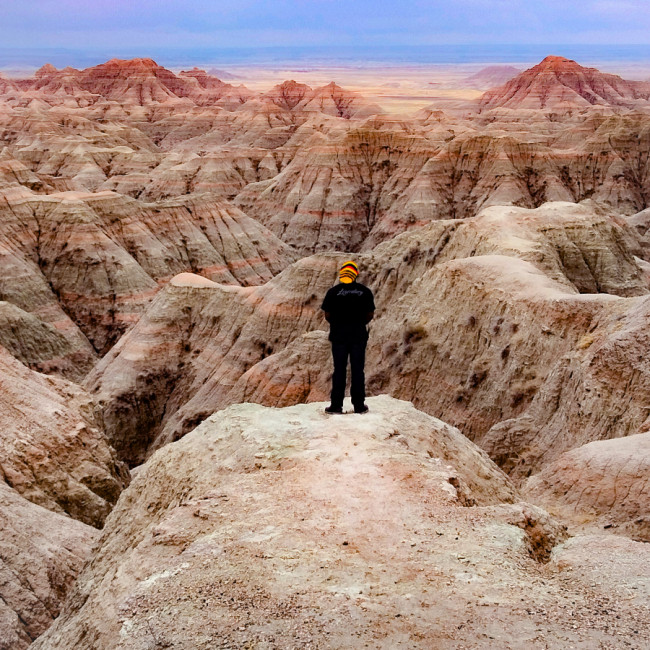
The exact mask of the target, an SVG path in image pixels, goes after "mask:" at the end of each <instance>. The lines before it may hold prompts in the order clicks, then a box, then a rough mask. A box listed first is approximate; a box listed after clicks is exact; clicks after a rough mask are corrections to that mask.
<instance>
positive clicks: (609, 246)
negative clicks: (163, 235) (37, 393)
mask: <svg viewBox="0 0 650 650" xmlns="http://www.w3.org/2000/svg"><path fill="white" fill-rule="evenodd" d="M633 245H635V240H634V236H633V232H632V231H631V230H630V229H628V228H626V226H625V225H624V224H623V223H619V222H617V221H616V220H612V219H610V218H608V217H606V216H599V215H596V214H594V213H593V212H592V211H590V210H589V209H588V208H586V207H581V206H574V205H572V204H563V203H559V204H549V205H548V206H544V207H543V208H540V209H538V210H525V209H522V208H499V209H497V208H490V209H488V210H485V211H484V212H483V213H482V214H481V215H480V216H479V217H477V218H475V219H470V220H466V221H446V222H439V223H436V224H431V225H430V226H428V227H426V228H424V229H421V230H420V231H418V232H417V233H416V232H413V233H405V234H403V235H401V236H400V237H397V238H395V239H394V240H392V241H390V242H386V243H385V244H383V245H382V246H379V247H377V248H376V249H375V251H374V252H373V253H372V254H368V255H365V256H364V257H363V258H360V259H361V264H362V269H363V271H364V273H365V276H366V277H367V280H365V281H366V282H368V283H369V284H370V285H371V286H372V287H373V289H374V290H375V294H376V302H377V317H376V319H375V322H373V324H372V326H371V330H372V336H371V345H370V348H369V351H368V373H367V374H368V382H369V386H370V388H371V390H373V391H381V390H390V391H391V392H392V393H393V394H395V395H397V396H400V397H406V398H408V399H409V400H414V401H415V403H416V404H417V405H418V406H419V407H420V408H423V409H425V410H427V411H428V412H431V413H433V414H435V415H437V416H442V417H443V418H445V419H447V420H449V421H451V422H453V423H454V424H455V425H457V426H459V427H461V428H462V430H463V432H464V433H466V435H470V436H472V437H476V438H477V439H480V440H481V441H482V444H483V441H487V440H488V438H489V439H493V438H494V440H497V438H495V437H494V436H496V432H497V429H494V430H493V431H490V429H491V428H492V427H495V426H497V425H498V426H501V425H502V424H503V422H505V421H509V419H512V418H515V417H517V416H519V415H522V414H523V413H524V411H526V408H527V407H528V406H530V405H531V404H532V403H533V401H534V399H536V396H537V395H538V392H539V391H540V389H541V388H542V387H543V386H546V383H545V382H546V381H547V379H549V378H552V376H553V373H555V372H558V368H560V367H561V366H562V364H566V361H564V360H563V356H565V355H566V357H567V358H573V359H577V358H578V357H579V356H580V355H581V354H583V350H584V349H586V346H585V345H584V343H583V341H585V340H587V338H589V339H590V340H591V338H590V337H593V336H594V334H593V331H601V330H599V329H597V328H599V327H603V328H605V329H603V330H602V332H603V336H607V334H606V331H607V329H606V325H607V323H611V322H614V321H615V319H617V318H618V317H619V316H620V315H622V314H625V313H626V312H627V311H629V310H631V309H633V308H635V306H636V305H639V306H640V305H643V304H645V303H646V299H645V298H643V296H645V295H646V294H647V292H648V288H647V284H646V279H645V277H644V274H643V272H642V269H641V268H640V267H639V265H638V263H637V262H636V260H635V258H634V256H633V255H632V253H631V250H630V247H631V246H633ZM343 260H344V258H343V257H342V256H340V255H336V256H333V255H318V256H313V257H311V258H306V259H303V260H302V261H300V262H298V263H296V264H294V265H293V266H291V267H290V268H289V269H287V270H286V271H285V272H283V273H282V274H280V275H279V276H277V277H276V278H275V279H274V280H272V281H271V282H269V283H267V284H266V285H264V286H262V287H259V288H255V289H252V290H250V289H243V290H242V289H235V288H228V287H224V286H223V285H209V286H198V285H197V283H196V281H195V280H191V279H190V280H186V279H185V278H178V279H176V280H174V281H172V283H171V284H170V286H168V287H166V289H165V290H164V292H163V293H162V294H160V295H159V297H158V299H157V300H156V301H155V303H153V304H152V305H151V307H150V309H149V310H148V311H147V313H146V315H145V316H144V318H143V319H142V320H141V321H140V323H138V325H137V326H136V327H135V328H134V329H133V330H131V332H129V333H128V335H127V336H126V337H125V338H123V339H122V341H121V342H120V344H119V345H118V346H117V347H116V348H114V350H113V351H112V352H111V353H110V354H109V355H108V356H106V357H105V358H104V359H103V360H102V362H101V363H100V364H99V366H98V367H97V369H96V371H95V372H94V373H93V374H92V376H91V377H90V378H89V381H88V386H89V387H90V388H92V390H93V392H94V393H95V394H96V396H97V398H98V399H99V400H100V403H101V404H102V408H103V410H104V414H105V421H106V424H107V430H108V431H109V435H110V436H111V439H112V440H113V441H114V444H115V445H116V447H117V448H118V449H119V450H120V453H124V454H125V457H126V458H128V460H129V462H131V463H133V462H140V461H141V459H143V458H145V457H146V455H147V453H149V452H148V449H149V446H150V445H151V444H152V442H154V441H156V442H155V444H154V446H158V445H159V444H161V443H162V442H165V441H168V440H171V439H175V438H176V437H178V436H179V435H182V433H183V432H184V431H187V430H188V427H191V426H194V425H196V423H197V422H199V421H200V420H201V419H202V418H203V417H205V414H206V413H209V412H211V411H213V410H216V409H218V408H220V407H222V406H223V405H225V404H228V403H232V401H239V400H254V401H260V402H262V403H264V404H269V405H287V404H290V403H292V400H293V401H301V400H304V399H323V397H325V395H326V394H327V393H326V391H327V384H328V380H329V372H330V370H329V368H330V366H329V363H330V361H329V349H328V344H327V342H326V341H325V339H324V337H323V336H322V335H319V334H316V333H315V334H313V335H309V336H306V337H302V338H299V337H300V336H301V335H302V334H303V333H305V332H307V331H309V330H310V329H321V328H324V327H325V323H324V321H323V318H322V315H321V314H320V313H319V306H320V301H321V300H322V296H323V295H324V293H325V291H326V290H327V288H328V287H329V286H330V285H331V284H332V283H333V282H334V281H335V277H336V270H337V265H338V264H340V262H341V261H343ZM194 277H195V278H196V276H194ZM362 279H365V278H362ZM197 280H198V279H197ZM432 287H434V289H433V290H432ZM628 296H629V297H630V298H629V300H628V299H626V298H625V297H628ZM634 296H639V297H638V298H634ZM225 314H228V318H226V317H225ZM639 322H641V321H640V320H639ZM585 337H586V338H585ZM626 375H627V371H626V370H622V378H621V380H620V381H621V385H624V384H625V381H626V380H625V379H624V377H625V376H626ZM113 377H119V382H118V381H116V380H115V379H113ZM577 385H581V384H580V382H578V384H577ZM549 386H550V384H549ZM441 387H444V389H441ZM545 390H546V388H545ZM638 396H639V397H638V405H639V408H641V405H642V404H643V403H644V402H643V400H644V397H643V393H638ZM635 402H637V400H635ZM567 407H569V402H567ZM569 408H570V409H571V412H572V413H573V410H572V409H573V407H569ZM614 411H616V412H617V409H614ZM545 412H547V411H545ZM633 414H634V411H632V410H630V411H629V412H628V415H627V416H626V417H625V418H624V420H622V421H621V422H627V425H625V426H632V424H631V423H632V421H633V419H632V418H633ZM529 415H530V413H528V414H527V416H526V417H528V416H529ZM571 417H574V416H573V415H572V416H571ZM634 417H636V416H634ZM606 421H608V420H606V419H605V420H603V427H604V426H606V424H605V423H606ZM621 426H623V424H621ZM530 430H531V434H530V435H533V434H532V431H534V430H538V429H534V428H532V427H531V429H530ZM489 431H490V433H489V434H488V432H489ZM585 431H588V432H589V434H588V435H593V437H592V438H590V439H598V438H601V437H604V435H605V434H604V432H601V429H600V428H599V429H597V430H594V429H593V428H587V429H585ZM603 431H604V429H603ZM520 440H521V444H522V445H525V444H526V443H525V442H524V441H525V440H526V438H525V437H524V436H522V437H521V438H520ZM542 440H546V443H544V444H543V443H542ZM587 441H588V440H583V439H580V438H579V436H578V435H577V434H576V435H570V436H568V437H567V438H566V440H565V442H564V443H563V444H564V445H565V446H564V447H562V446H561V445H559V444H558V443H557V440H555V438H554V437H552V436H551V435H549V437H548V438H540V439H539V440H538V442H537V445H538V448H539V449H540V450H541V453H540V456H539V459H538V460H539V461H540V462H541V459H544V458H546V457H547V454H550V453H551V452H552V453H555V454H557V453H560V452H561V451H563V450H565V449H568V448H571V446H575V445H579V444H582V443H583V442H587ZM485 444H488V443H487V442H485ZM508 444H509V445H510V447H507V445H503V446H499V445H497V443H496V442H494V443H490V446H489V449H490V452H491V453H493V454H494V457H495V458H498V459H499V460H500V462H503V463H504V464H505V465H506V466H508V467H509V468H510V469H512V467H511V460H509V458H510V457H509V456H503V455H502V452H501V449H502V448H503V449H505V448H506V447H507V448H509V449H511V450H512V451H513V458H516V457H518V455H519V454H520V452H521V449H519V447H518V443H516V442H514V441H512V442H508ZM133 445H135V446H136V449H135V450H134V449H132V446H133ZM544 445H546V446H544ZM538 460H535V461H534V462H535V463H537V462H538ZM527 462H533V458H532V456H531V457H530V458H529V459H528V461H527ZM531 467H532V468H534V467H536V465H535V464H533V465H531Z"/></svg>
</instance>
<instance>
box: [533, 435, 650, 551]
mask: <svg viewBox="0 0 650 650" xmlns="http://www.w3.org/2000/svg"><path fill="white" fill-rule="evenodd" d="M648 477H650V433H637V434H636V435H631V436H627V437H625V438H614V439H613V440H599V441H596V442H590V443H589V444H586V445H583V446H582V447H578V448H577V449H572V450H571V451H567V452H566V453H564V454H562V456H560V457H559V458H558V459H557V460H556V461H555V462H554V463H551V464H550V465H548V466H547V467H545V468H544V469H543V470H542V471H541V472H540V473H539V474H536V475H535V476H533V477H531V478H530V479H528V481H527V482H526V485H525V491H526V494H527V496H528V497H529V498H530V499H531V500H532V501H534V502H535V503H540V504H543V505H544V506H545V507H546V508H548V509H550V510H551V511H552V512H555V513H556V514H558V515H560V516H562V518H563V520H570V521H573V522H574V524H575V525H587V524H591V523H597V524H599V525H600V526H601V527H602V526H606V527H607V528H612V529H614V530H620V531H621V532H624V533H626V534H628V535H630V536H632V537H634V538H636V539H638V540H640V541H645V542H648V541H650V514H649V513H650V490H648V480H649V478H648Z"/></svg>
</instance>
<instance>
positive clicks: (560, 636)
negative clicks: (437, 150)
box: [34, 397, 647, 649]
mask: <svg viewBox="0 0 650 650" xmlns="http://www.w3.org/2000/svg"><path fill="white" fill-rule="evenodd" d="M322 408H323V404H314V405H302V406H296V407H292V408H288V409H280V410H271V409H266V408H263V407H259V406H253V405H238V406H233V407H231V408H229V409H227V410H225V411H222V412H220V413H218V414H215V415H214V416H212V417H210V418H209V419H208V420H207V421H206V422H205V423H204V424H203V425H201V426H200V427H199V428H197V429H196V430H195V431H193V432H192V433H190V434H189V435H188V436H186V437H185V438H184V439H183V440H182V441H179V442H178V443H176V444H172V445H168V446H167V447H165V448H164V449H162V450H160V451H159V452H158V453H157V454H156V455H154V456H153V457H152V458H151V459H150V460H149V461H148V462H147V464H146V465H144V466H143V467H142V468H141V470H140V472H139V474H138V477H137V478H136V479H135V481H134V483H133V484H132V486H131V488H130V489H129V490H128V491H127V492H126V493H125V494H124V496H123V498H122V500H121V501H120V503H119V504H118V505H117V507H116V509H115V510H114V512H113V514H112V515H111V518H110V520H109V522H108V524H107V528H106V530H105V534H104V537H103V540H102V545H101V546H100V548H99V550H98V552H97V555H96V557H95V560H94V561H93V563H92V565H89V566H88V567H87V569H86V571H85V572H84V573H83V575H82V576H81V577H80V579H79V581H78V582H77V585H76V587H75V592H74V594H73V595H72V597H71V598H70V600H69V601H68V603H67V606H66V610H65V612H64V613H63V614H62V615H61V617H60V618H59V619H58V620H57V622H56V623H55V624H54V626H53V627H52V628H51V629H50V630H49V631H48V633H47V634H46V635H45V636H44V637H42V639H40V640H39V641H37V643H36V644H35V646H34V647H35V648H48V649H56V648H67V647H71V646H74V645H76V644H79V643H90V644H92V645H93V646H94V647H96V648H104V647H109V646H110V645H111V644H113V643H114V640H115V639H120V645H121V647H124V648H135V647H139V646H141V645H143V644H145V643H155V644H158V645H164V644H167V645H174V646H176V647H180V648H190V647H192V648H209V647H214V644H215V643H217V642H220V643H227V644H229V645H233V646H246V645H273V646H281V647H288V646H293V645H314V646H318V645H326V646H328V647H333V646H334V647H350V646H355V645H359V644H362V645H363V644H365V643H368V644H371V645H377V644H379V645H387V646H393V645H397V644H399V643H410V644H414V645H422V644H432V643H433V644H435V645H436V646H437V647H443V648H446V647H449V648H451V647H454V646H456V645H458V644H459V643H462V644H469V643H473V642H474V640H475V639H476V638H484V639H485V642H486V643H487V644H492V642H494V643H497V644H498V645H499V646H501V647H515V645H516V644H521V643H522V641H523V642H524V643H534V639H535V638H540V637H539V636H538V635H540V634H542V635H543V638H544V639H545V642H547V643H548V642H553V643H557V644H562V643H565V642H571V643H572V644H576V645H580V644H584V645H588V644H590V643H593V642H594V641H595V639H599V640H602V641H604V642H608V643H609V642H614V641H615V642H617V643H618V642H620V641H621V640H622V639H625V640H627V639H629V640H630V641H631V642H633V643H636V642H638V641H641V640H645V636H646V634H647V631H646V630H645V629H639V627H638V623H639V621H640V620H642V619H641V617H642V616H643V612H641V611H639V610H638V609H637V608H636V607H632V606H627V605H624V604H618V605H614V603H612V605H613V607H612V609H611V610H610V609H609V607H607V608H602V607H601V605H602V599H607V598H608V594H610V593H611V589H617V588H618V587H619V581H616V580H614V585H613V586H612V587H610V586H609V585H604V586H603V587H602V588H600V589H593V588H588V587H586V586H583V585H581V584H579V585H578V586H575V583H574V584H567V583H564V582H562V580H561V575H558V574H557V572H555V571H554V569H552V568H551V570H550V571H546V570H545V567H544V564H543V563H544V562H545V561H546V559H547V558H549V557H550V556H551V551H552V549H553V547H554V546H555V545H557V544H558V543H560V542H562V540H563V539H564V538H565V533H564V531H563V530H562V527H561V526H559V525H558V524H557V523H556V522H554V521H553V520H552V519H551V518H549V517H548V515H547V514H546V513H544V511H542V510H540V509H538V508H534V507H533V506H530V505H529V504H524V503H518V504H512V505H511V504H508V502H509V501H511V500H512V498H513V491H512V488H511V486H509V484H508V482H507V479H506V478H505V476H503V474H501V473H500V472H499V470H498V469H497V468H496V467H495V466H494V465H493V464H492V463H491V462H490V461H489V460H488V459H487V458H486V457H485V456H484V455H483V454H482V453H481V452H479V450H478V449H477V448H476V447H474V446H473V445H472V444H471V443H469V442H468V441H467V440H466V439H465V438H464V437H463V436H462V435H460V434H459V432H458V431H457V430H455V429H453V428H451V427H448V426H447V425H445V424H443V423H441V422H440V421H437V420H435V419H433V418H431V417H428V416H426V415H424V414H422V413H419V412H417V411H416V410H415V409H413V407H412V406H411V405H409V404H406V403H404V402H399V401H396V400H393V399H390V398H387V397H377V398H372V399H371V400H370V408H371V413H370V414H369V415H364V416H356V415H350V416H341V417H340V418H339V419H337V420H336V421H335V420H333V419H328V417H327V416H325V415H324V414H323V413H322ZM378 495H381V498H377V497H378ZM472 503H473V504H475V507H465V506H467V505H470V504H472ZM638 557H640V555H638ZM540 572H541V573H542V574H543V575H544V579H543V580H540V579H539V576H540ZM118 576H119V577H118ZM621 582H622V581H621ZM594 601H597V602H598V605H596V603H595V602H594ZM622 602H623V603H624V601H622ZM460 603H462V606H461V605H460ZM568 604H571V610H572V611H571V612H569V611H567V610H565V609H564V607H565V606H566V605H568ZM170 607H173V611H174V613H173V615H168V614H166V613H165V612H168V611H169V608H170ZM441 608H442V610H441ZM542 608H543V609H544V610H545V612H546V615H544V614H543V613H542V612H541V611H539V612H537V611H535V613H531V612H533V611H534V610H537V609H540V610H541V609H542ZM603 609H606V610H609V611H607V613H605V612H604V611H603ZM441 611H442V613H441ZM583 616H584V617H585V618H589V617H590V618H591V620H592V624H591V625H579V626H578V625H575V622H576V620H578V619H579V618H582V617H583ZM612 620H616V621H617V622H618V626H617V630H616V632H615V633H614V632H608V631H606V629H605V627H606V626H607V625H611V621H612ZM635 630H636V632H637V634H635V632H634V631H635ZM639 632H640V634H639ZM481 635H483V636H481Z"/></svg>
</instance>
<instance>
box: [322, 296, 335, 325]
mask: <svg viewBox="0 0 650 650" xmlns="http://www.w3.org/2000/svg"><path fill="white" fill-rule="evenodd" d="M320 308H321V309H322V310H323V312H324V313H325V320H326V321H327V322H328V323H331V322H332V321H331V320H330V319H331V318H332V298H331V297H330V292H329V291H328V292H327V293H326V294H325V299H324V300H323V304H322V305H321V306H320Z"/></svg>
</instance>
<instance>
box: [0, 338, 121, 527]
mask: <svg viewBox="0 0 650 650" xmlns="http://www.w3.org/2000/svg"><path fill="white" fill-rule="evenodd" d="M0 387H1V390H0V478H2V481H3V482H4V483H7V484H8V485H9V486H11V487H12V488H13V489H14V490H16V492H17V493H19V494H20V495H22V496H23V497H24V498H26V499H28V500H29V501H32V502H33V503H35V504H38V505H39V506H43V507H45V508H48V509H49V510H52V511H54V512H58V513H61V514H67V515H69V516H70V517H73V518H74V519H78V520H79V521H82V522H85V523H87V524H90V525H92V526H97V527H101V525H102V524H103V522H104V519H105V518H106V516H107V515H108V513H109V512H110V510H111V508H112V506H113V504H114V503H115V502H116V501H117V498H118V497H119V495H120V492H121V491H122V489H123V488H124V487H125V486H126V485H127V484H128V481H129V477H128V471H127V470H126V468H125V466H124V465H123V464H122V463H121V462H119V461H118V459H117V458H116V456H115V452H114V451H113V449H112V448H111V447H110V446H109V444H108V442H107V440H106V438H105V437H104V434H103V431H102V429H101V423H100V421H99V420H98V418H97V414H96V412H95V405H94V403H93V401H92V400H91V398H90V396H89V395H88V394H87V393H86V392H84V391H83V390H82V389H81V388H79V387H78V386H77V385H75V384H72V383H70V382H67V381H65V380H63V379H59V378H55V377H47V376H45V375H41V374H39V373H37V372H33V371H31V370H28V369H27V368H25V366H23V365H22V364H21V363H19V362H18V361H16V360H15V359H14V358H13V357H12V356H11V355H10V354H9V353H8V352H7V351H6V350H4V348H2V347H0Z"/></svg>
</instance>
